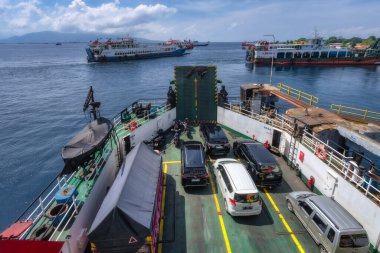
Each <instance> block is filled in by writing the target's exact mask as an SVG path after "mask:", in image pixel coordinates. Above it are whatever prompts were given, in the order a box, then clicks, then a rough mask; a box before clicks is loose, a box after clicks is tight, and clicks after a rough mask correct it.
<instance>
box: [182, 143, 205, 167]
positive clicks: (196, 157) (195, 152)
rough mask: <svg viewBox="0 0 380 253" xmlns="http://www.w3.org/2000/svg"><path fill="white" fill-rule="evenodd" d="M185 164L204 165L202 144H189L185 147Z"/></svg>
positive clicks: (187, 165)
mask: <svg viewBox="0 0 380 253" xmlns="http://www.w3.org/2000/svg"><path fill="white" fill-rule="evenodd" d="M185 166H186V167H203V166H204V160H203V152H202V147H201V146H200V145H189V146H186V147H185Z"/></svg>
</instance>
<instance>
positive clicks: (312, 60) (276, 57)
mask: <svg viewBox="0 0 380 253" xmlns="http://www.w3.org/2000/svg"><path fill="white" fill-rule="evenodd" d="M244 46H245V47H246V62H248V63H257V64H271V63H272V59H273V63H274V64H305V65H309V64H329V65H338V64H347V65H366V64H378V63H379V62H380V49H379V47H378V46H380V43H379V41H377V42H376V43H375V44H374V45H373V46H372V47H371V48H369V49H366V50H355V49H350V48H335V47H329V46H326V45H324V43H323V40H322V38H319V37H316V38H314V39H311V40H309V41H308V42H306V43H298V44H290V43H286V44H280V43H270V42H267V41H258V42H255V43H245V44H244Z"/></svg>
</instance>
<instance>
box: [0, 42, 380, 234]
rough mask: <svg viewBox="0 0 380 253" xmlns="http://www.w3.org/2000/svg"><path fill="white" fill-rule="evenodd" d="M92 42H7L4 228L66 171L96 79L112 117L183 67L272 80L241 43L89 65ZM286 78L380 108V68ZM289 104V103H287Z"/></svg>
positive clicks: (0, 171)
mask: <svg viewBox="0 0 380 253" xmlns="http://www.w3.org/2000/svg"><path fill="white" fill-rule="evenodd" d="M85 47H86V44H82V43H73V44H63V45H62V46H56V45H54V44H18V45H6V44H3V45H1V44H0V115H1V116H0V126H1V127H0V203H1V204H0V231H2V230H3V229H4V228H5V227H6V226H7V225H9V224H10V223H12V222H13V221H14V220H15V219H16V218H17V217H18V215H20V214H21V213H22V211H23V210H24V209H25V208H26V207H27V206H28V205H29V204H30V203H31V202H32V201H33V200H34V197H35V196H37V195H38V194H39V192H40V191H41V190H43V189H44V188H45V187H46V186H47V185H48V183H49V182H50V181H51V180H52V179H53V178H54V177H55V176H56V175H57V174H58V173H59V172H60V171H61V169H62V167H63V161H62V159H61V157H60V152H61V148H62V147H63V145H64V144H65V143H66V142H68V141H69V140H70V139H71V137H73V136H74V135H75V133H76V132H77V131H79V130H80V129H82V127H83V126H84V125H85V124H86V122H87V116H86V115H85V114H84V113H83V112H82V106H83V103H84V100H85V97H86V95H87V92H88V88H89V86H90V85H92V86H93V88H94V90H95V99H96V100H97V101H101V102H102V106H101V115H102V116H105V117H109V118H111V117H113V116H114V115H116V114H117V113H118V112H119V111H121V110H122V109H123V108H125V106H127V105H129V104H131V103H132V102H133V101H134V100H136V99H138V98H154V97H165V95H166V91H167V88H168V86H169V82H170V81H171V80H173V78H174V68H173V67H174V66H177V65H196V64H197V65H216V66H217V70H218V79H220V80H222V81H223V84H224V85H225V86H226V88H227V91H228V92H229V94H230V95H232V96H238V95H239V85H241V84H245V83H253V82H255V83H268V82H269V74H270V66H256V67H250V66H246V65H245V63H244V56H245V52H244V50H241V48H240V44H239V43H211V44H210V45H209V46H208V47H198V48H195V49H194V50H192V51H191V52H190V54H189V55H186V56H183V57H178V58H162V59H152V60H141V61H131V62H122V63H102V64H99V63H94V64H88V63H87V61H86V53H85V50H84V49H85ZM278 82H282V83H285V84H288V85H290V86H293V87H295V88H299V89H302V90H303V91H305V92H308V93H310V94H313V95H315V96H317V97H319V99H320V102H319V106H320V107H329V105H330V104H332V103H336V104H339V103H341V104H345V105H349V106H354V107H359V108H366V109H371V110H374V111H380V99H379V95H380V66H366V67H349V66H339V67H331V66H329V67H324V66H314V67H312V66H307V67H274V69H273V83H278ZM281 105H282V106H283V109H286V108H287V107H286V105H285V104H281Z"/></svg>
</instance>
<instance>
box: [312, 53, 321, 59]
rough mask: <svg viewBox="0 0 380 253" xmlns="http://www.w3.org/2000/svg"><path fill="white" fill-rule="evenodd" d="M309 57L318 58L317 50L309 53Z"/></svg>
mask: <svg viewBox="0 0 380 253" xmlns="http://www.w3.org/2000/svg"><path fill="white" fill-rule="evenodd" d="M311 57H313V58H318V57H319V52H313V53H312V54H311Z"/></svg>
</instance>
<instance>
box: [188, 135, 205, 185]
mask: <svg viewBox="0 0 380 253" xmlns="http://www.w3.org/2000/svg"><path fill="white" fill-rule="evenodd" d="M205 164H206V161H205V154H204V151H203V145H202V143H201V142H199V141H187V142H184V143H183V145H182V148H181V183H182V185H183V186H184V187H186V186H205V185H208V184H209V183H210V177H209V175H208V172H207V169H206V166H205Z"/></svg>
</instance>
